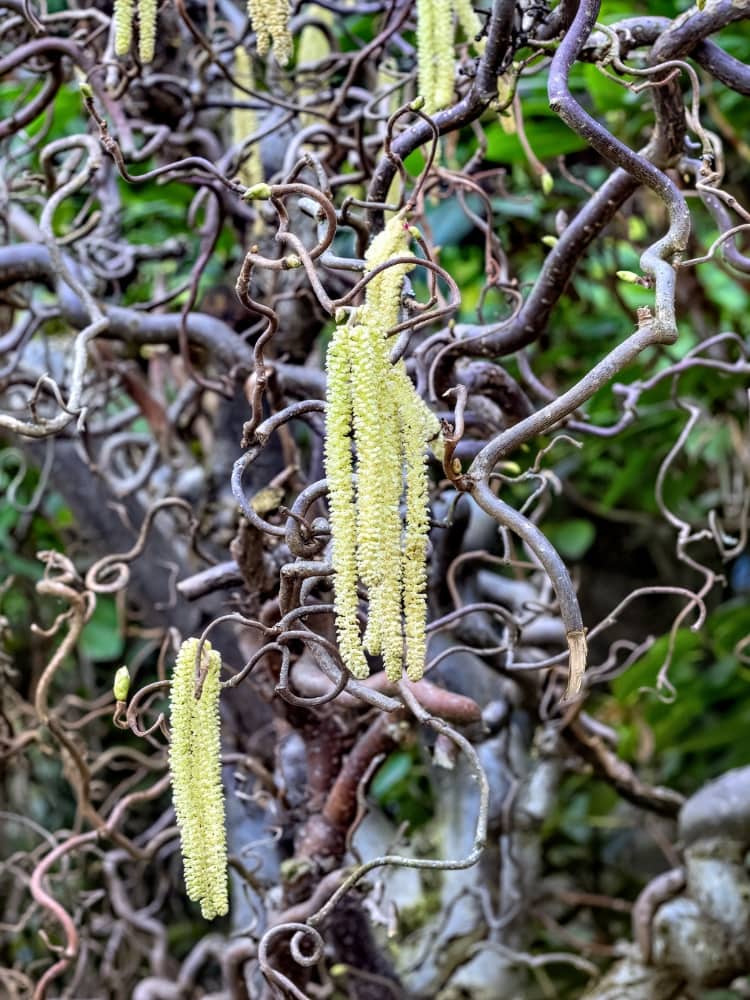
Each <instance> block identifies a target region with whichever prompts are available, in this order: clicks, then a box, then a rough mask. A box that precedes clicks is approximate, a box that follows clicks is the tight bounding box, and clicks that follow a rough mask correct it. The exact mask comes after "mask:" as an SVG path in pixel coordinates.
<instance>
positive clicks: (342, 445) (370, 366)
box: [326, 213, 439, 681]
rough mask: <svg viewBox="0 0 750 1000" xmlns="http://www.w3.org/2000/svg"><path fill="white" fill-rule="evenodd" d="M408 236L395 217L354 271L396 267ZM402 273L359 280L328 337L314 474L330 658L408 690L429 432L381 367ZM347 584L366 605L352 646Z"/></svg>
mask: <svg viewBox="0 0 750 1000" xmlns="http://www.w3.org/2000/svg"><path fill="white" fill-rule="evenodd" d="M411 235H412V231H411V230H410V229H409V228H408V226H406V225H405V222H404V218H403V214H402V213H399V214H398V215H397V216H395V217H394V218H393V219H391V221H390V222H389V223H388V225H387V226H386V227H385V229H384V230H383V231H382V232H381V233H380V234H379V235H378V236H377V237H376V238H375V239H374V240H373V242H372V245H371V246H370V249H369V250H368V252H367V255H366V259H365V263H366V268H365V269H366V272H371V271H374V270H376V268H378V267H379V266H380V265H382V264H385V263H387V262H388V261H391V260H393V259H395V258H397V257H405V256H408V254H409V241H410V238H411ZM413 266H414V264H413V263H412V262H410V261H407V262H405V263H402V264H394V265H392V266H390V267H387V268H384V269H383V270H382V271H379V272H378V273H377V274H376V275H375V276H374V277H373V278H372V279H371V281H370V282H369V284H368V285H367V289H366V292H365V302H364V304H363V305H362V306H361V307H360V308H359V309H358V310H357V311H356V315H355V316H354V317H352V319H351V322H350V324H341V325H339V326H338V327H337V328H336V331H335V333H334V337H333V340H332V342H331V345H330V347H329V350H328V360H327V367H328V391H327V433H326V475H327V477H328V490H329V503H330V510H331V533H332V538H333V566H334V574H335V575H334V583H335V610H336V627H337V634H338V639H339V648H340V650H341V655H342V658H343V660H344V663H345V664H346V665H347V667H348V668H349V670H350V671H351V672H352V674H354V676H356V677H362V676H367V673H368V665H367V660H366V658H365V655H364V649H366V650H367V651H368V652H370V653H372V654H381V655H382V657H383V663H384V666H385V671H386V674H387V676H388V678H389V679H390V680H392V681H397V680H400V678H401V676H402V674H403V670H404V663H406V670H407V674H408V676H409V677H410V679H412V680H417V679H419V678H420V677H421V676H422V671H423V669H424V654H425V617H426V598H425V590H426V571H425V558H426V552H427V532H428V527H429V522H428V515H427V501H428V489H427V470H426V466H425V456H424V451H425V444H426V442H427V441H428V440H429V439H430V438H432V437H435V436H436V434H437V432H438V430H439V424H438V421H437V419H436V418H435V417H434V415H433V414H431V412H430V410H429V409H428V408H427V407H426V406H425V404H424V403H423V402H422V400H421V398H420V397H419V396H418V394H417V393H416V390H415V389H414V386H413V385H412V383H411V381H410V379H409V377H408V375H407V373H406V367H405V365H404V362H403V361H398V362H397V363H396V364H395V365H393V364H391V361H390V357H389V353H390V349H391V340H390V339H389V338H388V336H387V333H388V330H389V329H391V328H392V327H394V326H396V325H397V323H398V320H399V312H400V308H401V293H402V289H403V283H404V278H405V277H406V275H407V273H408V272H409V271H410V270H411V269H412V267H413ZM352 442H353V443H354V446H355V450H356V477H357V486H356V490H355V489H354V487H353V485H352V476H353V472H354V465H353V458H352ZM402 499H405V506H406V517H405V519H404V517H403V516H402V513H401V502H402ZM358 579H360V580H361V581H362V583H363V584H364V585H365V586H366V588H367V595H368V602H369V608H368V621H367V628H366V630H365V634H364V639H363V640H361V639H360V635H359V626H358V623H357V608H358V595H357V580H358ZM404 640H406V659H405V658H404ZM363 647H364V648H363Z"/></svg>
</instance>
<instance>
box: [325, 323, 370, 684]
mask: <svg viewBox="0 0 750 1000" xmlns="http://www.w3.org/2000/svg"><path fill="white" fill-rule="evenodd" d="M350 335H351V331H350V329H349V328H348V327H347V326H344V325H342V326H338V327H337V328H336V330H335V332H334V335H333V338H332V340H331V343H330V345H329V347H328V355H327V357H326V373H327V384H328V395H327V403H326V442H325V464H326V476H327V478H328V497H329V509H330V521H331V534H332V536H333V565H334V567H335V571H336V596H335V610H336V634H337V637H338V641H339V649H340V651H341V656H342V658H343V660H344V663H345V664H346V665H347V667H348V668H349V670H350V671H351V672H352V674H353V675H354V676H355V677H367V674H368V673H369V669H368V666H367V661H366V660H365V655H364V653H363V651H362V645H361V642H360V638H359V624H358V621H357V609H358V606H359V602H358V600H357V541H356V537H357V524H356V514H355V508H354V484H353V481H352V474H353V471H354V470H353V465H352V450H351V424H352V403H351V367H350V362H349V357H350V353H351V349H350V344H349V338H350Z"/></svg>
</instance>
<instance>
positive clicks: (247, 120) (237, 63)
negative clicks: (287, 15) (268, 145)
mask: <svg viewBox="0 0 750 1000" xmlns="http://www.w3.org/2000/svg"><path fill="white" fill-rule="evenodd" d="M234 78H235V80H236V81H237V83H238V84H240V85H241V86H242V87H247V89H248V90H253V89H254V88H255V77H254V75H253V64H252V61H251V60H250V56H249V55H248V52H247V49H245V47H244V46H242V45H238V46H237V48H236V49H235V50H234ZM233 96H234V100H235V101H247V100H248V95H247V94H246V93H245V91H244V90H240V88H239V87H235V88H234V95H233ZM257 131H258V115H257V114H256V113H255V111H253V110H252V108H232V142H233V144H234V145H236V146H240V145H241V144H242V143H243V142H244V141H245V140H246V139H247V138H248V136H251V135H252V134H253V133H254V132H257ZM238 176H239V179H240V183H242V184H244V185H245V187H248V188H250V187H254V186H255V185H256V184H262V183H263V181H264V180H265V177H264V176H263V162H262V160H261V158H260V149H259V144H258V143H257V142H255V143H253V145H252V146H251V147H250V149H249V150H248V151H247V153H246V155H245V157H244V159H243V160H242V162H241V163H240V167H239V171H238Z"/></svg>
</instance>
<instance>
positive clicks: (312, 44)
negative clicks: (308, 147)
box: [295, 4, 335, 128]
mask: <svg viewBox="0 0 750 1000" xmlns="http://www.w3.org/2000/svg"><path fill="white" fill-rule="evenodd" d="M305 15H306V17H310V18H314V21H312V22H308V23H307V24H305V26H304V27H303V28H302V31H301V32H300V36H299V46H298V48H297V64H296V72H295V77H296V78H297V80H299V81H301V82H300V83H299V91H298V93H299V99H300V103H301V104H303V105H304V103H305V102H306V101H309V103H310V104H311V105H312V106H313V107H314V108H315V110H316V111H322V112H325V111H326V110H327V108H328V105H327V104H323V103H321V101H320V86H319V74H318V73H315V72H314V71H311V72H303V73H300V68H301V67H305V66H307V67H309V66H315V65H317V64H318V63H319V62H321V61H322V60H323V59H325V58H326V56H329V55H330V54H331V42H330V39H329V37H328V35H327V34H326V32H325V31H324V30H323V28H321V27H318V25H319V24H324V25H327V26H328V27H329V28H333V25H334V21H335V16H334V13H333V11H331V10H328V8H327V7H321V6H319V5H318V4H311V5H310V6H309V7H306V8H305ZM316 22H317V23H316ZM299 118H300V125H301V126H302V127H303V128H307V126H308V125H315V124H317V123H319V122H320V121H321V119H320V118H319V117H318V116H317V115H311V114H306V113H304V112H303V113H302V114H301V115H300V116H299Z"/></svg>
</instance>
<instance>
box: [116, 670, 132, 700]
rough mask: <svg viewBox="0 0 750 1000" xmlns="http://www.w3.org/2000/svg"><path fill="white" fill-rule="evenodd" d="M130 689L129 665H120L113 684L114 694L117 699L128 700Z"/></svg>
mask: <svg viewBox="0 0 750 1000" xmlns="http://www.w3.org/2000/svg"><path fill="white" fill-rule="evenodd" d="M129 691H130V671H129V670H128V668H127V667H120V669H119V670H118V671H117V672H116V673H115V680H114V683H113V684H112V694H113V695H114V696H115V701H127V697H128V692H129Z"/></svg>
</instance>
